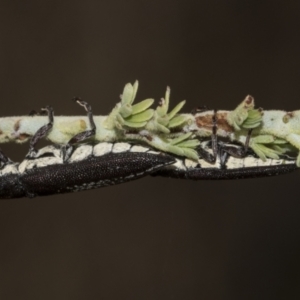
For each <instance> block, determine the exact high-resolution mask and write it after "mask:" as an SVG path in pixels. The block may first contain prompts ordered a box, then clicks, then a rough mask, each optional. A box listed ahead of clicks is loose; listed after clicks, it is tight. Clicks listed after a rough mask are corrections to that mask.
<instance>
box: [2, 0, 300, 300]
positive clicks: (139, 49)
mask: <svg viewBox="0 0 300 300" xmlns="http://www.w3.org/2000/svg"><path fill="white" fill-rule="evenodd" d="M0 24H1V26H0V54H1V55H0V95H1V100H0V101H1V116H11V115H23V114H27V113H28V112H29V111H30V110H32V109H36V110H38V109H39V108H40V107H43V106H45V105H46V104H50V105H52V106H53V107H54V109H55V113H56V115H63V114H67V115H76V114H77V115H80V114H83V110H82V108H80V107H79V106H78V105H75V104H74V103H73V102H71V101H70V99H71V98H72V97H73V96H81V97H82V98H83V99H84V100H86V101H88V102H89V103H90V104H92V107H93V111H94V113H95V114H107V113H109V112H110V110H111V109H112V108H113V107H114V105H115V104H116V102H117V101H118V100H119V95H120V93H121V92H122V89H123V86H124V85H125V84H126V83H127V82H134V80H136V79H138V80H139V81H140V88H139V91H138V95H137V100H142V99H145V98H147V97H153V98H155V99H156V101H158V100H159V99H160V98H161V97H162V96H163V95H164V93H165V88H166V86H167V85H170V86H171V89H172V93H171V104H173V105H175V104H176V103H178V102H179V101H181V100H183V99H186V100H187V104H186V106H185V108H184V109H185V111H186V112H189V111H191V110H192V109H193V108H194V107H197V106H201V105H207V106H208V107H210V108H216V109H233V108H234V107H235V106H236V105H237V104H238V103H239V102H240V101H242V100H243V99H244V97H245V96H246V95H247V94H251V95H252V96H254V98H255V100H256V103H257V105H258V106H261V107H263V108H265V109H285V110H295V109H300V101H299V100H300V99H299V95H300V85H299V80H300V56H299V52H300V36H299V33H300V31H299V26H300V2H299V1H237V0H227V1H220V0H216V1H195V0H185V1H182V0H173V1H170V0H160V1H137V0H128V1H118V0H116V1H96V0H87V1H67V0H60V1H58V0H52V1H45V0H44V1H37V0H36V1H33V0H29V1H5V0H4V1H1V4H0ZM156 103H157V102H156ZM1 147H2V145H1ZM2 148H3V150H4V151H5V152H6V153H7V154H8V155H9V156H10V157H11V158H13V159H14V160H21V159H22V158H23V157H24V155H25V154H26V152H27V150H28V144H25V145H22V146H21V145H16V144H10V145H3V147H2ZM299 181H300V173H299V172H295V173H293V174H289V175H285V176H282V177H274V178H263V179H252V180H240V181H221V182H220V181H215V182H214V181H198V182H192V181H184V180H175V179H166V178H151V177H149V178H144V179H141V180H138V181H135V182H130V183H126V184H123V185H118V186H112V187H107V188H103V189H98V190H92V191H86V192H81V193H75V194H66V195H57V196H51V197H44V198H35V199H19V200H3V201H1V202H0V241H1V243H0V299H1V300H2V299H3V300H6V299H46V300H47V299H164V300H166V299H214V300H219V299H299V297H300V259H299V251H300V218H299V216H300V201H299V200H300V199H299V196H298V195H299V189H298V187H299Z"/></svg>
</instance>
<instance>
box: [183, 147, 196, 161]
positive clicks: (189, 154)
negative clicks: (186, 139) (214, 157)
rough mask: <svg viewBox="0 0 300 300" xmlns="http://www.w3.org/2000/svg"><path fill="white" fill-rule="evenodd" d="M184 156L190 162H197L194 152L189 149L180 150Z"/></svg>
mask: <svg viewBox="0 0 300 300" xmlns="http://www.w3.org/2000/svg"><path fill="white" fill-rule="evenodd" d="M182 149H183V152H184V155H185V156H186V157H188V158H190V159H192V160H195V161H198V159H199V155H198V153H197V151H196V150H193V149H190V148H182Z"/></svg>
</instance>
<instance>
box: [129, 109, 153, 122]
mask: <svg viewBox="0 0 300 300" xmlns="http://www.w3.org/2000/svg"><path fill="white" fill-rule="evenodd" d="M153 114H154V110H153V109H147V110H145V111H143V112H141V113H139V114H136V115H131V116H130V117H128V118H126V121H128V122H133V123H140V122H146V121H149V120H150V119H151V118H152V117H153Z"/></svg>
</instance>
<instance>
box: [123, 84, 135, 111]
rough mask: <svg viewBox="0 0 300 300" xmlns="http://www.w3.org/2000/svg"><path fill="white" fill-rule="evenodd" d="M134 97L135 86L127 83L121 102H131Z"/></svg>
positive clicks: (124, 103) (125, 103)
mask: <svg viewBox="0 0 300 300" xmlns="http://www.w3.org/2000/svg"><path fill="white" fill-rule="evenodd" d="M132 97H133V86H132V85H131V84H130V83H127V84H126V85H125V87H124V90H123V94H122V96H121V103H122V106H123V105H127V104H131V102H132Z"/></svg>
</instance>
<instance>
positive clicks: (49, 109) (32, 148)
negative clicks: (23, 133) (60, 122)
mask: <svg viewBox="0 0 300 300" xmlns="http://www.w3.org/2000/svg"><path fill="white" fill-rule="evenodd" d="M42 111H46V112H47V114H48V118H49V122H48V124H46V125H44V126H42V127H41V128H40V129H39V130H38V131H37V132H36V133H35V135H34V136H33V137H32V138H31V140H30V143H29V152H28V154H27V155H26V157H27V158H34V157H35V154H36V149H35V145H36V144H37V142H38V141H39V140H40V139H42V138H44V137H45V136H46V135H47V134H48V133H49V131H50V130H51V129H52V127H53V108H52V107H51V106H46V107H45V108H42Z"/></svg>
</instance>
